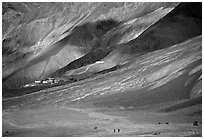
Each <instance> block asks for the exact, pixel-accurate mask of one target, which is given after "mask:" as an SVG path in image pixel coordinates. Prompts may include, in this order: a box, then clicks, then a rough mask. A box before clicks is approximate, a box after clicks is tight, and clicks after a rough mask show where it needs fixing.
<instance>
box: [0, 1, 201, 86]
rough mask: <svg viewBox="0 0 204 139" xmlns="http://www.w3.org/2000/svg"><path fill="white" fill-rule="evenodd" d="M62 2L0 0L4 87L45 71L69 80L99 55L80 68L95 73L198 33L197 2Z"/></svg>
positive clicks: (41, 76) (42, 76) (44, 75)
mask: <svg viewBox="0 0 204 139" xmlns="http://www.w3.org/2000/svg"><path fill="white" fill-rule="evenodd" d="M65 5H66V6H67V7H65ZM65 5H63V4H62V3H3V43H2V44H3V49H2V50H3V86H4V88H10V89H12V88H20V87H22V86H23V85H24V84H26V83H30V82H33V81H35V80H42V79H46V78H48V77H55V78H59V79H64V78H65V80H67V79H66V78H68V80H69V78H70V72H73V70H77V69H78V68H84V69H85V70H86V69H87V68H88V67H93V65H90V64H94V63H95V62H96V61H104V62H103V64H102V63H101V64H97V63H96V65H94V68H93V69H92V70H91V71H89V70H87V72H84V73H83V74H88V75H90V74H91V75H92V74H96V73H97V72H100V71H102V70H106V69H109V68H113V67H115V66H117V65H120V64H121V63H124V62H127V61H130V60H131V59H132V58H134V57H137V56H139V55H142V54H144V53H147V52H150V51H154V50H158V49H162V48H165V47H168V46H170V45H174V44H177V43H179V42H182V41H184V40H186V39H189V38H191V37H194V36H196V35H200V34H201V26H202V24H201V23H202V22H201V20H202V19H201V12H200V11H201V6H200V4H199V3H181V4H179V5H178V6H177V7H176V8H175V9H173V8H174V7H175V6H176V5H177V3H109V4H107V5H104V4H103V3H84V4H82V3H72V4H71V3H65ZM43 6H45V8H42V7H43ZM63 7H64V8H63ZM74 8H76V9H77V8H78V9H79V12H81V13H82V12H83V14H80V13H78V12H76V11H75V10H72V9H74ZM37 9H38V10H37ZM53 9H55V10H53ZM172 9H173V11H171V10H172ZM195 9H196V10H195ZM68 11H71V12H68ZM67 12H68V13H67ZM124 12H127V13H129V14H128V16H124V15H127V14H126V13H124ZM57 15H59V16H57ZM165 15H166V16H165ZM157 21H158V22H157ZM151 25H152V26H151ZM192 28H193V29H192ZM140 34H141V35H140ZM138 36H139V37H138ZM99 65H100V66H99ZM76 73H77V71H76ZM67 76H69V77H67ZM74 76H75V75H74ZM84 76H86V75H84Z"/></svg>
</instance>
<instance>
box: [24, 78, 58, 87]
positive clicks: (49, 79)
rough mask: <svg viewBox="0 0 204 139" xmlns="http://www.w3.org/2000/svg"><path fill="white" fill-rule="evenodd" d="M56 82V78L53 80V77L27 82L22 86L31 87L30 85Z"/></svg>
mask: <svg viewBox="0 0 204 139" xmlns="http://www.w3.org/2000/svg"><path fill="white" fill-rule="evenodd" d="M56 83H59V82H58V81H57V80H55V79H54V78H47V79H45V80H41V81H40V80H36V81H35V82H33V83H29V84H25V85H24V86H23V88H26V87H32V86H38V85H43V84H51V85H52V84H56Z"/></svg>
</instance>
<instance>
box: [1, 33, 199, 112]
mask: <svg viewBox="0 0 204 139" xmlns="http://www.w3.org/2000/svg"><path fill="white" fill-rule="evenodd" d="M201 45H202V43H201V36H199V37H196V38H192V39H190V40H187V41H184V42H182V43H180V44H177V45H174V46H171V47H169V48H166V49H162V50H158V51H155V52H152V53H148V54H145V55H143V56H141V57H139V58H136V59H135V61H133V62H131V63H130V64H129V65H127V67H124V68H122V69H119V70H116V71H114V72H110V73H107V74H103V75H100V76H96V77H95V78H90V79H86V80H83V81H80V82H76V83H72V84H68V85H63V86H59V87H54V88H50V89H45V90H42V91H39V92H35V93H32V94H29V95H23V96H19V97H16V98H8V99H5V100H3V109H7V108H12V107H19V108H20V107H38V106H44V105H48V104H49V105H53V104H69V106H71V105H72V104H73V105H75V104H83V103H85V104H89V105H90V106H94V107H95V106H96V107H117V106H122V107H131V106H132V107H138V106H145V105H152V104H159V103H165V102H171V101H179V100H191V99H194V98H198V97H201V86H200V85H199V82H200V81H201V80H202V78H201V68H199V67H200V66H201V58H202V52H201V47H202V46H201ZM197 103H198V104H199V103H201V102H200V101H197V102H196V104H195V105H197ZM193 105H194V104H193Z"/></svg>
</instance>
